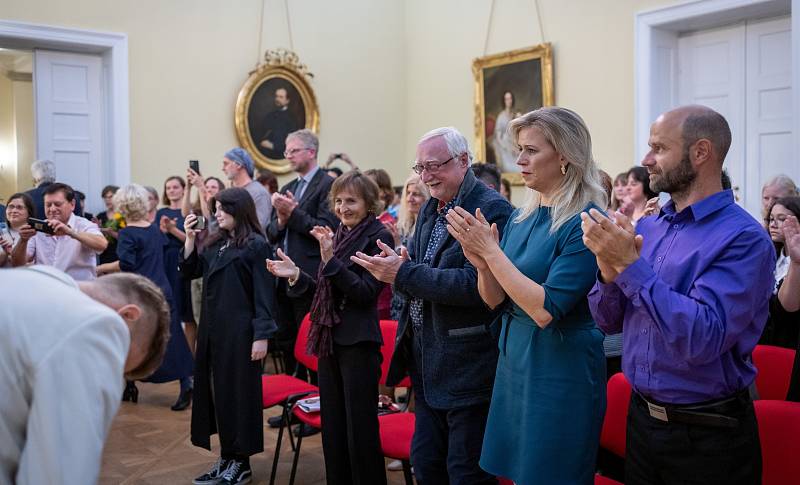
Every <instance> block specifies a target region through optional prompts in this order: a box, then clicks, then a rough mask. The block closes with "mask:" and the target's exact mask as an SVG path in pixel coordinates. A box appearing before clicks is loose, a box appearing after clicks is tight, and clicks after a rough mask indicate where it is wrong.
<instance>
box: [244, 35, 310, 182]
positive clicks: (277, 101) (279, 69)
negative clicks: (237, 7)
mask: <svg viewBox="0 0 800 485" xmlns="http://www.w3.org/2000/svg"><path fill="white" fill-rule="evenodd" d="M312 77H313V74H311V73H310V72H308V69H307V68H306V66H305V65H303V64H301V63H300V61H299V59H298V57H297V54H295V53H294V52H291V51H288V50H285V49H280V50H274V51H267V52H266V54H265V55H264V62H262V63H261V64H259V66H258V67H257V68H256V69H255V70H254V71H252V72H251V73H250V75H249V77H248V78H247V81H245V83H244V86H242V89H241V90H240V91H239V96H238V98H237V99H236V112H235V116H234V122H235V126H236V137H237V139H238V140H239V144H240V145H241V146H242V148H244V149H245V150H247V151H248V152H249V153H250V155H251V156H252V157H253V160H254V161H255V163H256V166H257V167H258V168H266V169H268V170H270V171H272V172H274V173H277V174H284V173H288V172H290V171H291V167H290V166H289V162H288V161H287V160H286V159H285V158H284V156H283V152H284V150H285V143H286V135H288V134H289V133H291V132H292V131H296V130H299V129H302V128H307V129H309V130H311V131H313V132H314V133H319V107H318V106H317V99H316V96H314V90H313V89H312V88H311V84H310V82H309V80H310V79H311V78H312Z"/></svg>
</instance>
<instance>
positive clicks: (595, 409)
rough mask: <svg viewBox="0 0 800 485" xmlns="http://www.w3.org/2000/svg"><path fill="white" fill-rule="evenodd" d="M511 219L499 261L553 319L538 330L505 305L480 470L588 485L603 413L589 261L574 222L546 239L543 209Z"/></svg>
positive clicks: (518, 479) (525, 482)
mask: <svg viewBox="0 0 800 485" xmlns="http://www.w3.org/2000/svg"><path fill="white" fill-rule="evenodd" d="M589 207H593V206H589ZM589 207H587V209H588V208H589ZM517 214H518V211H517V212H515V213H514V214H513V215H512V216H511V218H510V219H509V223H508V224H507V225H506V228H505V231H504V234H503V239H502V244H501V246H502V249H503V252H504V253H505V254H506V256H508V258H509V259H510V260H511V262H512V263H514V265H515V266H516V267H517V268H518V269H519V270H520V271H521V272H522V273H523V274H525V276H527V277H528V278H530V279H532V280H533V281H535V282H536V283H538V284H540V285H542V286H543V287H544V290H545V301H544V308H545V309H546V310H547V311H548V312H549V313H550V314H551V315H552V316H553V320H552V321H551V322H550V324H549V325H548V326H547V327H545V328H544V329H542V328H539V327H538V326H537V325H536V323H534V321H533V320H532V319H531V318H530V317H529V316H528V315H527V314H526V313H525V312H524V311H523V310H522V309H520V308H519V307H518V306H517V305H515V304H514V303H513V302H510V305H509V307H508V309H507V310H506V312H505V314H504V315H503V319H502V330H501V335H500V339H499V347H500V356H499V359H498V361H497V375H496V378H495V383H494V390H493V392H492V403H491V406H490V409H489V419H488V422H487V424H486V433H485V435H484V440H483V450H482V452H481V459H480V464H481V467H482V468H483V469H484V470H486V471H487V472H489V473H493V474H495V475H497V476H501V477H505V478H509V479H511V480H514V482H515V483H517V484H519V485H530V484H557V485H567V484H586V485H589V484H592V483H594V469H595V459H596V455H597V447H598V443H599V441H600V429H601V427H602V423H603V415H604V413H605V407H606V392H605V391H606V387H605V382H606V380H605V377H606V370H605V366H606V364H605V356H604V354H603V334H602V333H601V332H600V330H599V329H598V328H597V326H596V325H595V323H594V320H593V319H592V316H591V314H590V313H589V304H588V301H587V298H586V295H587V294H588V293H589V290H590V289H591V288H592V286H593V285H594V282H595V278H596V274H597V262H596V260H595V257H594V255H593V254H592V253H591V252H590V251H589V250H588V249H586V247H585V246H584V245H583V240H582V236H583V232H582V231H581V225H580V224H581V219H580V215H575V216H574V217H572V218H571V219H570V220H568V221H567V222H566V223H565V224H564V225H562V226H561V227H560V228H559V229H558V231H556V232H555V233H554V234H549V230H550V223H551V219H550V208H549V207H541V208H539V209H537V210H536V211H535V212H534V213H533V214H531V215H530V216H529V217H528V218H527V219H525V220H524V221H522V222H513V221H514V218H515V217H516V216H517Z"/></svg>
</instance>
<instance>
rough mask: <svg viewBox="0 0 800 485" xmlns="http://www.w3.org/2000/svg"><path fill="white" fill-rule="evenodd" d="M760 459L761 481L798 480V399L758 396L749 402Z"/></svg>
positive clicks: (774, 484)
mask: <svg viewBox="0 0 800 485" xmlns="http://www.w3.org/2000/svg"><path fill="white" fill-rule="evenodd" d="M753 404H754V405H755V409H756V419H758V434H759V438H760V441H761V457H762V460H763V472H762V484H763V485H788V484H798V483H800V460H798V459H797V447H796V446H795V444H796V443H797V437H798V436H800V403H797V402H789V401H771V400H765V399H762V400H758V401H755V402H754V403H753Z"/></svg>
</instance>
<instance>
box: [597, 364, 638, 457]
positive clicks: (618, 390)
mask: <svg viewBox="0 0 800 485" xmlns="http://www.w3.org/2000/svg"><path fill="white" fill-rule="evenodd" d="M606 396H607V397H606V399H607V404H606V415H605V417H604V418H603V429H602V431H601V432H600V446H602V447H603V448H605V449H607V450H608V451H610V452H612V453H614V454H615V455H617V456H619V457H620V458H625V428H626V427H627V421H628V405H629V404H630V400H631V385H630V384H629V383H628V380H627V379H625V375H623V374H622V372H618V373H616V374H614V375H613V376H611V379H609V380H608V384H607V385H606Z"/></svg>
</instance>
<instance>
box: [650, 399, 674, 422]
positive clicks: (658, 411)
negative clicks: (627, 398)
mask: <svg viewBox="0 0 800 485" xmlns="http://www.w3.org/2000/svg"><path fill="white" fill-rule="evenodd" d="M645 402H646V403H647V410H648V411H649V412H650V417H653V418H656V419H658V420H659V421H664V422H665V423H668V422H669V418H668V417H667V409H666V408H665V407H663V406H658V405H655V404H653V403H651V402H649V401H647V400H645Z"/></svg>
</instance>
